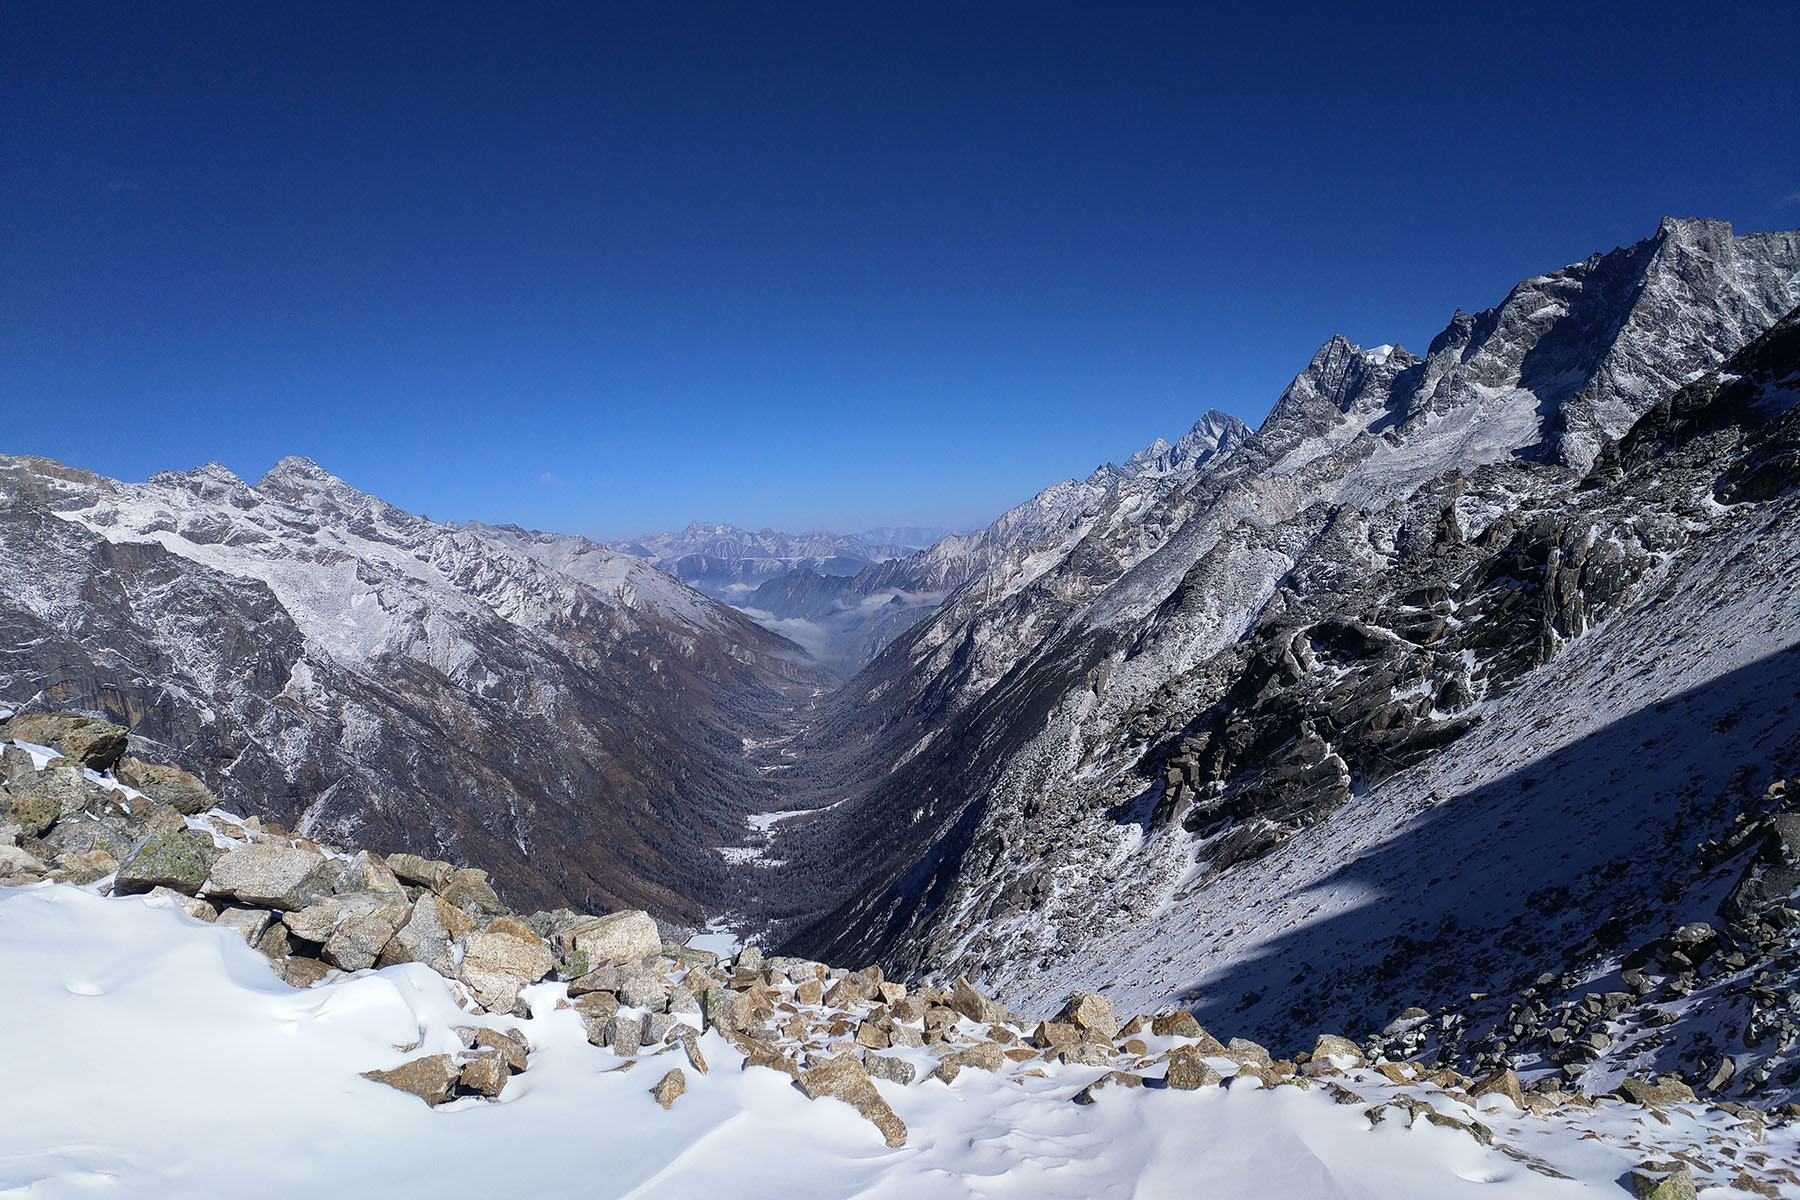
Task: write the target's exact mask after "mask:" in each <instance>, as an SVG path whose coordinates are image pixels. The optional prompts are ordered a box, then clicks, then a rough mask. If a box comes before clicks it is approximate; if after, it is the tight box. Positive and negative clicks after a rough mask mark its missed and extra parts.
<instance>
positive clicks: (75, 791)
mask: <svg viewBox="0 0 1800 1200" xmlns="http://www.w3.org/2000/svg"><path fill="white" fill-rule="evenodd" d="M102 794H103V793H102V792H101V790H100V789H99V788H96V787H94V786H92V785H91V784H89V783H88V777H87V776H86V775H85V774H84V773H83V772H82V770H81V768H80V767H79V766H77V765H76V764H75V763H72V762H70V761H69V760H68V759H66V758H57V759H52V760H51V761H50V762H49V763H48V764H46V765H45V767H44V769H43V771H42V772H41V773H39V775H38V776H37V778H36V779H35V780H33V781H32V785H31V787H30V788H28V789H27V790H26V791H25V792H23V793H21V798H23V797H24V796H33V795H36V796H43V797H47V798H48V799H49V800H50V801H51V802H52V803H54V804H55V805H56V814H57V815H56V819H57V820H61V819H62V818H64V817H72V816H74V815H75V814H76V813H79V812H82V811H84V810H86V809H87V807H88V806H89V805H90V804H92V803H94V802H95V801H96V800H98V799H99V798H100V796H101V795H102ZM14 803H15V804H17V803H18V800H15V801H14Z"/></svg>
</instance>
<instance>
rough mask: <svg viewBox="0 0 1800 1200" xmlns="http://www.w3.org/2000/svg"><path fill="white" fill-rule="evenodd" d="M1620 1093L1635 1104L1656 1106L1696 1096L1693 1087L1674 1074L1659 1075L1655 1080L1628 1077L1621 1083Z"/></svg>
mask: <svg viewBox="0 0 1800 1200" xmlns="http://www.w3.org/2000/svg"><path fill="white" fill-rule="evenodd" d="M1619 1095H1620V1096H1622V1097H1624V1098H1625V1099H1626V1100H1629V1101H1631V1102H1632V1103H1633V1104H1642V1105H1645V1106H1654V1107H1660V1106H1662V1105H1664V1104H1681V1103H1684V1102H1687V1101H1691V1100H1693V1099H1695V1098H1696V1097H1695V1096H1694V1089H1693V1088H1690V1087H1689V1086H1688V1085H1687V1084H1685V1083H1683V1082H1682V1081H1681V1080H1679V1079H1676V1078H1675V1077H1674V1076H1672V1075H1662V1076H1659V1077H1658V1078H1657V1079H1656V1080H1655V1081H1653V1082H1651V1081H1646V1080H1642V1079H1627V1080H1625V1081H1623V1082H1622V1083H1620V1084H1619Z"/></svg>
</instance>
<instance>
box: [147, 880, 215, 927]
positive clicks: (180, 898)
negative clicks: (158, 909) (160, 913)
mask: <svg viewBox="0 0 1800 1200" xmlns="http://www.w3.org/2000/svg"><path fill="white" fill-rule="evenodd" d="M145 898H146V899H148V900H153V901H156V902H157V904H159V905H161V906H163V907H166V908H179V909H180V910H181V911H182V912H184V913H186V914H187V915H188V916H190V917H194V918H195V919H197V920H201V921H217V920H218V919H219V910H218V909H216V908H214V907H213V906H212V905H210V904H208V903H207V902H206V901H204V900H199V899H196V898H195V897H193V896H190V895H188V894H187V893H185V892H178V891H176V890H175V889H174V888H166V887H156V888H151V889H150V891H149V893H148V895H147V896H146V897H145Z"/></svg>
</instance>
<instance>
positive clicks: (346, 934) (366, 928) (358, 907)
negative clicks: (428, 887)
mask: <svg viewBox="0 0 1800 1200" xmlns="http://www.w3.org/2000/svg"><path fill="white" fill-rule="evenodd" d="M331 904H332V907H333V909H334V910H335V911H336V914H337V918H336V921H335V922H334V924H333V927H332V929H331V932H330V934H329V935H328V936H327V937H326V939H325V945H324V948H323V949H322V950H321V951H320V952H319V955H320V957H321V958H323V959H324V960H325V961H326V962H328V963H331V964H333V965H334V966H337V967H341V968H342V969H344V970H346V971H360V970H363V969H364V968H365V967H372V966H374V965H375V963H376V961H377V960H378V959H379V958H380V957H381V952H382V951H383V950H385V949H386V948H387V944H388V941H389V940H390V939H392V938H393V936H394V934H395V932H396V931H397V930H399V928H400V927H401V926H402V925H404V924H406V922H407V920H408V919H409V918H410V917H411V916H412V905H410V904H408V903H407V902H406V897H405V896H403V895H397V894H395V893H392V892H355V893H352V894H350V895H348V896H333V897H332V898H331ZM284 919H285V918H284Z"/></svg>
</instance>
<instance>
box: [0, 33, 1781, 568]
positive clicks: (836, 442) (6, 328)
mask: <svg viewBox="0 0 1800 1200" xmlns="http://www.w3.org/2000/svg"><path fill="white" fill-rule="evenodd" d="M1797 63H1800V3H1796V2H1795V0H1775V2H1770V3H1763V4H1730V3H1726V4H1720V5H1706V6H1701V5H1695V4H1693V3H1691V2H1689V3H1683V4H1668V3H1631V4H1623V3H1621V4H1582V3H1574V4H1571V3H1567V2H1566V0H1562V2H1559V3H1555V4H1547V5H1537V4H1531V3H1514V4H1510V5H1466V4H1433V5H1417V6H1399V7H1384V6H1378V5H1348V4H1342V3H1330V4H1306V3H1296V4H1286V5H1252V6H1247V7H1246V8H1244V9H1242V10H1238V11H1229V10H1227V9H1225V7H1224V6H1215V5H1206V4H1194V3H1182V4H1167V5H1157V4H1143V5H1129V4H1110V3H1109V4H1090V5H1063V4H1056V3H1047V2H1033V3H1018V4H986V3H969V2H968V0H962V2H959V3H954V4H942V5H939V4H931V3H922V2H910V3H905V4H886V5H876V4H843V3H836V2H830V3H827V2H820V3H814V4H807V5H799V4H778V3H757V2H752V0H739V2H734V3H720V4H688V3H681V2H679V0H669V2H663V0H652V2H647V3H633V4H567V5H535V4H528V3H520V4H489V5H464V4H459V3H442V2H440V3H431V4H424V3H417V4H370V3H366V2H358V3H353V4H342V5H336V4H327V3H312V2H308V3H281V4H277V3H262V2H250V0H241V2H236V3H229V2H225V0H220V2H217V3H207V4H199V3H187V4H179V3H178V4H168V5H164V4H144V3H139V2H137V0H131V2H128V3H116V4H107V5H92V4H85V3H80V2H78V0H18V2H16V3H12V4H8V5H6V7H5V10H4V13H3V14H0V103H3V105H4V108H3V110H0V420H3V421H4V424H3V426H0V428H3V429H4V433H3V434H0V451H7V452H14V453H24V452H31V453H42V454H49V455H52V456H54V457H57V458H61V459H63V460H65V461H68V462H71V463H74V464H78V465H82V466H88V467H92V468H94V469H96V470H99V471H101V472H103V473H105V474H110V475H115V476H120V477H124V478H131V479H141V478H143V477H144V476H146V475H147V474H149V473H150V472H152V471H154V470H158V469H162V468H167V467H174V468H182V467H188V466H193V465H196V464H199V463H201V462H204V461H206V460H209V459H217V460H219V461H221V462H223V463H225V464H226V465H227V466H229V467H231V468H232V469H233V470H235V471H237V472H238V473H239V474H241V475H245V476H246V477H248V478H251V479H254V478H256V477H257V476H258V475H260V474H261V473H262V472H263V471H264V470H266V469H267V468H268V467H269V466H270V465H271V464H273V463H274V461H275V460H276V459H278V458H280V457H281V456H283V455H286V454H304V455H307V456H309V457H312V458H314V459H317V460H318V461H319V462H320V463H321V464H323V465H324V466H325V467H326V468H328V469H330V470H332V471H334V472H336V473H337V474H339V475H342V476H344V477H345V478H346V479H348V480H350V481H351V482H352V483H354V484H356V485H358V486H360V487H363V488H366V489H368V490H370V491H373V492H376V493H378V494H380V495H382V496H384V497H386V498H388V499H390V500H392V501H394V502H395V503H398V504H400V505H402V506H404V507H407V508H410V509H412V510H414V511H423V512H427V513H429V514H430V515H432V516H434V517H438V518H440V519H444V518H453V519H459V520H460V519H467V518H471V517H475V518H481V519H484V520H490V521H518V522H520V523H523V524H527V525H534V526H537V527H541V528H552V529H559V530H569V531H576V532H585V533H590V534H596V535H600V536H613V535H621V534H628V533H636V532H642V531H646V530H649V529H653V528H664V527H671V526H678V525H681V524H685V523H686V522H687V521H688V520H690V519H695V518H698V519H705V520H729V521H735V522H737V523H739V524H744V525H750V526H761V525H765V524H766V525H772V526H775V527H778V528H789V529H794V528H800V527H807V528H819V527H823V528H836V529H857V528H861V527H864V526H867V525H871V524H876V523H887V524H897V523H925V522H931V523H943V524H953V525H962V526H966V525H972V524H978V523H981V522H984V521H986V520H987V519H989V518H990V517H992V516H993V515H994V514H996V513H997V512H998V511H1000V510H1001V509H1003V508H1005V507H1007V506H1008V505H1010V504H1012V503H1015V502H1017V501H1018V500H1021V499H1023V498H1025V497H1026V496H1029V495H1031V494H1032V493H1033V492H1035V491H1037V490H1038V489H1039V488H1041V487H1043V486H1045V485H1047V484H1050V483H1052V482H1055V481H1056V480H1058V479H1061V478H1064V477H1067V476H1070V475H1078V474H1085V473H1086V472H1087V471H1088V470H1090V469H1091V468H1092V467H1093V466H1094V465H1096V464H1097V463H1099V462H1101V461H1104V460H1107V459H1113V460H1115V461H1116V460H1119V459H1122V458H1123V457H1124V456H1125V455H1127V454H1129V453H1130V452H1131V451H1132V450H1134V449H1135V448H1137V447H1139V446H1141V445H1143V444H1145V443H1147V442H1148V441H1150V440H1151V439H1152V438H1154V437H1156V436H1158V435H1162V436H1166V437H1169V438H1171V439H1173V438H1174V437H1176V436H1178V435H1179V434H1180V433H1181V432H1182V431H1184V430H1185V429H1186V428H1187V426H1188V425H1189V424H1191V423H1192V422H1193V421H1194V420H1195V419H1196V418H1197V417H1198V416H1199V415H1200V414H1201V413H1202V412H1203V411H1204V410H1205V409H1207V408H1209V407H1217V408H1220V409H1223V410H1225V411H1227V412H1231V413H1235V414H1236V415H1238V416H1240V417H1243V418H1244V419H1246V420H1248V421H1250V422H1251V423H1252V424H1255V423H1256V422H1257V421H1259V420H1260V419H1261V418H1262V416H1263V415H1264V413H1265V412H1266V411H1267V410H1268V407H1269V405H1270V403H1271V402H1272V401H1273V400H1274V399H1275V397H1276V395H1278V394H1279V392H1280V390H1281V388H1282V387H1283V386H1284V385H1285V384H1286V382H1287V381H1288V379H1290V378H1291V377H1292V376H1293V374H1294V373H1295V372H1296V371H1298V370H1299V369H1300V368H1301V367H1302V366H1304V365H1305V362H1306V360H1307V358H1308V357H1309V356H1310V354H1311V352H1312V351H1313V350H1314V349H1315V348H1316V347H1317V346H1318V344H1319V343H1320V342H1322V341H1324V340H1325V339H1326V338H1327V337H1328V336H1330V335H1331V334H1332V333H1334V332H1342V333H1344V334H1345V335H1346V336H1348V337H1350V338H1351V339H1353V340H1356V341H1359V342H1362V343H1364V344H1375V343H1379V342H1390V341H1397V342H1400V343H1403V344H1406V345H1409V346H1412V347H1415V348H1419V349H1423V347H1424V344H1425V343H1426V342H1427V341H1429V339H1430V338H1431V336H1432V335H1433V334H1434V333H1435V332H1436V331H1437V330H1438V329H1440V328H1441V327H1442V326H1443V325H1444V323H1445V322H1446V320H1447V319H1448V318H1449V315H1450V313H1451V312H1452V310H1454V309H1455V308H1456V307H1458V306H1461V307H1463V308H1467V309H1471V310H1473V309H1477V308H1482V307H1486V306H1489V305H1492V304H1494V303H1497V302H1498V301H1499V300H1500V299H1501V298H1502V297H1503V296H1504V295H1505V292H1506V289H1507V288H1508V287H1509V286H1510V285H1511V284H1512V283H1513V282H1514V281H1516V280H1517V279H1519V278H1521V277H1523V276H1526V275H1530V274H1534V273H1537V272H1540V271H1545V270H1550V269H1553V268H1555V267H1557V266H1560V265H1562V264H1564V263H1566V262H1570V261H1573V260H1575V259H1579V258H1581V257H1584V256H1586V255H1587V254H1589V253H1591V252H1593V251H1596V250H1606V249H1610V248H1612V247H1613V246H1615V245H1618V244H1622V243H1629V242H1632V241H1635V240H1637V239H1639V238H1642V237H1645V236H1647V235H1649V234H1650V233H1651V232H1653V231H1654V229H1655V227H1656V222H1657V220H1658V218H1659V217H1661V216H1662V215H1664V214H1675V215H1682V216H1712V217H1720V218H1723V219H1726V220H1729V221H1731V222H1732V223H1733V224H1734V225H1735V226H1737V228H1738V229H1740V230H1752V229H1773V228H1792V227H1795V226H1800V67H1797V66H1796V64H1797Z"/></svg>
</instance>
